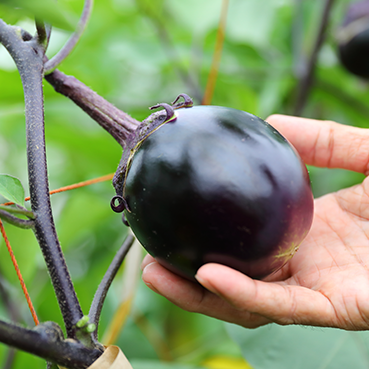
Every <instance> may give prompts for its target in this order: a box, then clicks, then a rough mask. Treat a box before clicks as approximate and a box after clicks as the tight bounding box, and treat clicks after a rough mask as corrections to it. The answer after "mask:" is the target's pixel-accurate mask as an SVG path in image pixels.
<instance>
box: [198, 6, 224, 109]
mask: <svg viewBox="0 0 369 369" xmlns="http://www.w3.org/2000/svg"><path fill="white" fill-rule="evenodd" d="M228 4H229V0H223V1H222V10H221V14H220V20H219V26H218V32H217V38H216V42H215V50H214V55H213V61H212V64H211V68H210V72H209V76H208V81H207V83H206V88H205V93H204V97H203V99H202V102H201V104H202V105H209V104H211V100H212V98H213V94H214V89H215V83H216V80H217V76H218V71H219V65H220V58H221V56H222V49H223V43H224V38H225V28H226V23H227V14H228Z"/></svg>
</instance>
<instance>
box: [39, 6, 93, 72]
mask: <svg viewBox="0 0 369 369" xmlns="http://www.w3.org/2000/svg"><path fill="white" fill-rule="evenodd" d="M92 6H93V0H85V4H84V7H83V11H82V14H81V18H80V20H79V22H78V25H77V30H76V32H74V33H73V34H72V36H71V37H70V38H69V40H68V41H67V42H66V44H65V45H64V46H63V47H62V48H61V50H60V51H59V52H58V53H57V54H56V55H55V56H53V57H52V58H51V59H50V60H48V61H47V62H46V63H45V65H44V73H45V74H49V73H51V72H52V71H53V70H54V69H55V68H56V67H57V66H58V65H59V64H60V63H61V62H62V61H63V60H64V59H65V58H66V57H67V56H68V55H69V54H70V53H71V52H72V50H73V49H74V47H75V46H76V45H77V43H78V41H79V40H80V38H81V36H82V34H83V32H84V31H85V29H86V26H87V23H88V20H89V19H90V16H91V12H92Z"/></svg>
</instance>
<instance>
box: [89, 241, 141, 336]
mask: <svg viewBox="0 0 369 369" xmlns="http://www.w3.org/2000/svg"><path fill="white" fill-rule="evenodd" d="M134 240H135V238H134V237H133V236H132V235H131V234H129V235H128V236H127V237H126V239H125V240H124V242H123V245H122V246H121V248H120V249H119V250H118V252H117V253H116V255H115V256H114V258H113V260H112V262H111V264H110V266H109V268H108V270H107V271H106V273H105V275H104V278H103V279H102V281H101V282H100V284H99V287H98V289H97V291H96V293H95V296H94V298H93V301H92V304H91V308H90V312H89V313H88V316H89V318H90V322H91V323H94V324H95V325H96V330H95V331H94V333H93V336H94V338H95V340H97V332H98V326H99V321H100V315H101V310H102V307H103V304H104V301H105V297H106V295H107V293H108V290H109V288H110V286H111V283H112V282H113V279H114V277H115V276H116V274H117V272H118V269H119V267H120V266H121V265H122V263H123V260H124V258H125V256H126V255H127V253H128V251H129V249H130V248H131V246H132V244H133V242H134Z"/></svg>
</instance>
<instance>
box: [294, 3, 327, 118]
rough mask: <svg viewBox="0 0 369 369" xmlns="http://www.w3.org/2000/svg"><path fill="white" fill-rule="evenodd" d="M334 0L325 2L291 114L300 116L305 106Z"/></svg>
mask: <svg viewBox="0 0 369 369" xmlns="http://www.w3.org/2000/svg"><path fill="white" fill-rule="evenodd" d="M333 4H334V0H325V4H324V9H323V14H322V18H321V21H320V24H319V29H318V33H317V36H316V39H315V43H314V47H313V49H312V52H311V55H310V58H309V60H308V62H307V65H306V69H305V71H304V73H303V74H302V76H301V77H300V80H299V84H298V91H297V98H296V104H295V109H294V112H293V114H294V115H297V116H300V115H301V114H302V112H303V110H304V107H305V105H306V102H307V99H308V96H309V93H310V90H311V87H312V84H313V80H314V72H315V67H316V62H317V60H318V55H319V51H320V49H321V47H322V45H323V42H324V40H325V36H326V30H327V26H328V22H329V15H330V13H331V10H332V8H333Z"/></svg>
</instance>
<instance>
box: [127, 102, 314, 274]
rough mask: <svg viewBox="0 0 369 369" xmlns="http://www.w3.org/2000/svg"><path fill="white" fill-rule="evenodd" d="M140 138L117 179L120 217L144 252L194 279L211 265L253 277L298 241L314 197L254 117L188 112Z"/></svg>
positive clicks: (285, 151) (280, 142)
mask: <svg viewBox="0 0 369 369" xmlns="http://www.w3.org/2000/svg"><path fill="white" fill-rule="evenodd" d="M176 115H177V119H176V120H174V121H173V122H169V123H166V124H164V125H163V126H161V127H160V128H159V129H157V130H156V131H154V132H153V133H152V134H151V135H149V136H148V137H147V138H146V139H145V140H144V141H143V142H142V143H141V146H140V147H139V149H138V150H137V152H136V154H135V155H134V157H133V159H132V161H131V165H130V168H129V171H128V173H127V176H126V183H125V193H124V196H125V198H126V201H127V203H128V205H129V210H130V212H129V211H127V210H125V216H126V219H127V221H128V223H129V225H130V227H131V229H132V231H133V233H134V234H135V236H136V237H137V239H138V240H139V241H140V243H141V244H142V245H143V247H144V248H145V249H146V250H147V251H148V252H149V253H150V254H151V255H152V256H153V257H154V258H156V259H157V261H158V262H159V263H161V264H162V265H163V266H165V267H166V268H168V269H169V270H171V271H173V272H175V273H177V274H179V275H181V276H183V277H186V278H188V279H191V280H194V276H195V274H196V272H197V270H198V268H199V267H201V266H202V265H203V264H206V263H210V262H215V263H220V264H224V265H227V266H230V267H232V268H234V269H236V270H239V271H241V272H242V273H245V274H246V275H248V276H250V277H252V278H256V279H262V278H263V277H265V276H267V275H269V274H271V273H273V272H275V271H277V270H278V269H280V268H281V267H282V266H283V265H284V264H285V263H286V262H287V261H288V260H289V259H290V258H291V257H292V256H293V254H294V252H295V251H296V250H297V248H298V246H299V245H300V243H301V241H302V240H303V239H304V237H305V236H306V235H307V233H308V231H309V229H310V227H311V223H312V218H313V207H314V205H313V204H314V201H313V195H312V192H311V187H310V180H309V175H308V172H307V170H306V167H305V165H304V163H303V162H302V161H301V159H300V157H299V155H298V154H297V152H296V150H295V149H294V148H293V147H292V146H291V144H290V143H289V142H288V141H287V140H286V139H285V138H284V137H283V136H282V135H281V134H280V133H279V132H277V130H275V129H274V128H273V127H272V126H271V125H269V124H268V123H267V122H265V121H263V120H262V119H260V118H258V117H256V116H254V115H252V114H249V113H246V112H243V111H240V110H236V109H231V108H225V107H219V106H195V107H191V108H182V109H178V110H176Z"/></svg>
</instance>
